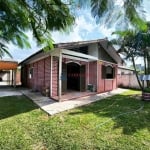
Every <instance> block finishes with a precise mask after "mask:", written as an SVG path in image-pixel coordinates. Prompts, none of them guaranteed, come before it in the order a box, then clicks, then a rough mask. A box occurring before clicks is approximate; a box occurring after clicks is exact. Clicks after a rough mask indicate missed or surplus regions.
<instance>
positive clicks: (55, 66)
mask: <svg viewBox="0 0 150 150" xmlns="http://www.w3.org/2000/svg"><path fill="white" fill-rule="evenodd" d="M58 59H59V58H58V57H55V56H53V63H52V96H57V95H58V63H59V60H58Z"/></svg>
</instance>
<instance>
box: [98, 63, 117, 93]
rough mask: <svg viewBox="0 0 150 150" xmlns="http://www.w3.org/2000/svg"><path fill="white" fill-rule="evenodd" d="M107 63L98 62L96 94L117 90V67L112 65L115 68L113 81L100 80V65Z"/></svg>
mask: <svg viewBox="0 0 150 150" xmlns="http://www.w3.org/2000/svg"><path fill="white" fill-rule="evenodd" d="M108 64H109V63H105V62H98V83H97V92H98V93H102V92H107V91H111V90H114V89H116V88H117V84H116V83H117V65H115V64H113V67H114V68H115V78H114V79H103V78H102V65H108Z"/></svg>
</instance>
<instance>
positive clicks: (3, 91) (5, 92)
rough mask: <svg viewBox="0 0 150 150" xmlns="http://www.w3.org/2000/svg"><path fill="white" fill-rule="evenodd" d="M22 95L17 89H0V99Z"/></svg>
mask: <svg viewBox="0 0 150 150" xmlns="http://www.w3.org/2000/svg"><path fill="white" fill-rule="evenodd" d="M16 95H22V93H21V92H20V90H19V89H16V88H13V87H0V97H4V96H16Z"/></svg>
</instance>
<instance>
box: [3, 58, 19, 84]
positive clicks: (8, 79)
mask: <svg viewBox="0 0 150 150" xmlns="http://www.w3.org/2000/svg"><path fill="white" fill-rule="evenodd" d="M17 66H18V63H17V62H16V61H13V60H11V61H8V60H0V86H5V85H6V86H8V85H13V86H16V84H17V83H18V82H19V79H20V75H19V74H17Z"/></svg>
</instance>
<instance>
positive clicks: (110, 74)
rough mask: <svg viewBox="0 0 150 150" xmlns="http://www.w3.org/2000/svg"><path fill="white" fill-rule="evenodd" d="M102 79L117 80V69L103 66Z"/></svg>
mask: <svg viewBox="0 0 150 150" xmlns="http://www.w3.org/2000/svg"><path fill="white" fill-rule="evenodd" d="M102 78H103V79H113V78H115V68H114V67H112V66H104V65H103V66H102Z"/></svg>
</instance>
